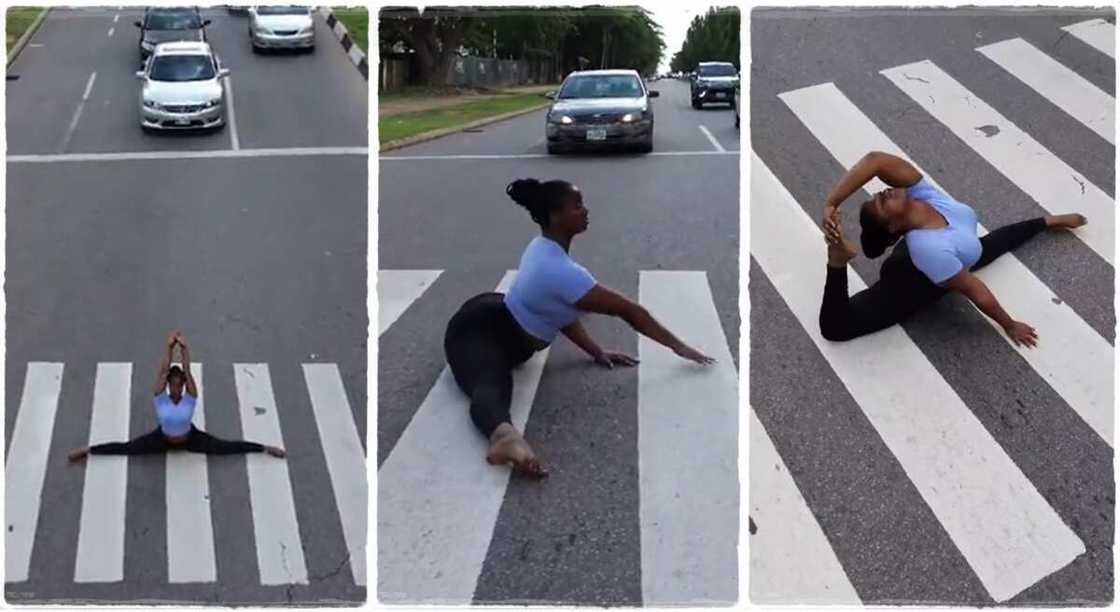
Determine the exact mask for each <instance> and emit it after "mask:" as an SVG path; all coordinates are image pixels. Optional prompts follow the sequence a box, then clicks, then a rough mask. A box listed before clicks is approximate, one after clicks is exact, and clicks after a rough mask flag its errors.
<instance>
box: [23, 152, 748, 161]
mask: <svg viewBox="0 0 1120 612" xmlns="http://www.w3.org/2000/svg"><path fill="white" fill-rule="evenodd" d="M738 154H739V152H738V151H654V152H653V153H645V154H643V155H642V157H696V156H708V155H717V156H718V155H727V156H733V155H738ZM553 158H555V156H554V155H547V154H544V153H510V154H499V155H482V154H479V155H390V156H386V155H382V156H380V157H378V161H383V162H384V161H440V160H447V161H458V160H500V159H553ZM8 159H9V161H10V160H11V157H9V158H8Z"/></svg>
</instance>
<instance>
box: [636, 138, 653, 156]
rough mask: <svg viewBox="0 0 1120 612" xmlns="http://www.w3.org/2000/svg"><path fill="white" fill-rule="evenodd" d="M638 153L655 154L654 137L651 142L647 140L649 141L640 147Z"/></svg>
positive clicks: (650, 139)
mask: <svg viewBox="0 0 1120 612" xmlns="http://www.w3.org/2000/svg"><path fill="white" fill-rule="evenodd" d="M638 152H639V153H653V136H650V137H649V140H647V141H645V142H643V143H642V144H640V145H638Z"/></svg>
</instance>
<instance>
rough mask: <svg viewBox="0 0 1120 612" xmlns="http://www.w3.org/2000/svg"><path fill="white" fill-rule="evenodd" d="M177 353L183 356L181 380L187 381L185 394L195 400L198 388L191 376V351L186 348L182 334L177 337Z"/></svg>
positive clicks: (185, 340)
mask: <svg viewBox="0 0 1120 612" xmlns="http://www.w3.org/2000/svg"><path fill="white" fill-rule="evenodd" d="M178 341H179V353H180V354H182V355H183V378H184V379H185V380H186V381H187V385H186V386H187V393H188V394H189V395H190V396H191V397H193V398H195V399H197V398H198V387H196V386H195V384H194V376H193V375H192V374H191V349H190V347H189V346H187V339H186V338H185V337H183V334H182V333H180V334H179V335H178Z"/></svg>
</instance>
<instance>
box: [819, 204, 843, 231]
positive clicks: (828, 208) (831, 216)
mask: <svg viewBox="0 0 1120 612" xmlns="http://www.w3.org/2000/svg"><path fill="white" fill-rule="evenodd" d="M821 227H822V228H824V233H825V236H832V235H839V233H840V207H839V206H835V205H833V204H825V206H824V219H823V221H822V222H821Z"/></svg>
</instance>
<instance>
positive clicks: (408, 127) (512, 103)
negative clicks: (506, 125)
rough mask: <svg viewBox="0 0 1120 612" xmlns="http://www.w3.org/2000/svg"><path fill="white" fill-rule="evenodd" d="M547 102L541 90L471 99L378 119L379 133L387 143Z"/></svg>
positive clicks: (380, 137) (381, 139)
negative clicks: (484, 98)
mask: <svg viewBox="0 0 1120 612" xmlns="http://www.w3.org/2000/svg"><path fill="white" fill-rule="evenodd" d="M547 102H548V100H547V99H546V98H544V97H543V96H541V95H539V94H522V95H512V96H503V97H501V98H492V99H490V100H482V101H479V102H469V103H467V104H463V105H461V106H452V107H449V108H441V109H436V110H427V111H420V112H416V113H405V114H403V115H393V116H391V117H384V118H381V119H379V120H378V122H377V128H378V130H379V134H378V136H379V140H380V141H381V143H382V144H384V143H386V142H391V141H394V140H400V139H401V138H408V137H409V136H415V135H417V134H423V133H425V132H431V131H433V130H440V129H444V128H451V127H458V126H461V125H466V124H468V123H470V122H472V121H478V120H479V119H485V118H487V117H493V116H495V115H502V114H505V113H512V112H515V111H519V110H524V109H526V108H530V107H533V106H537V105H542V104H545V103H547Z"/></svg>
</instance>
